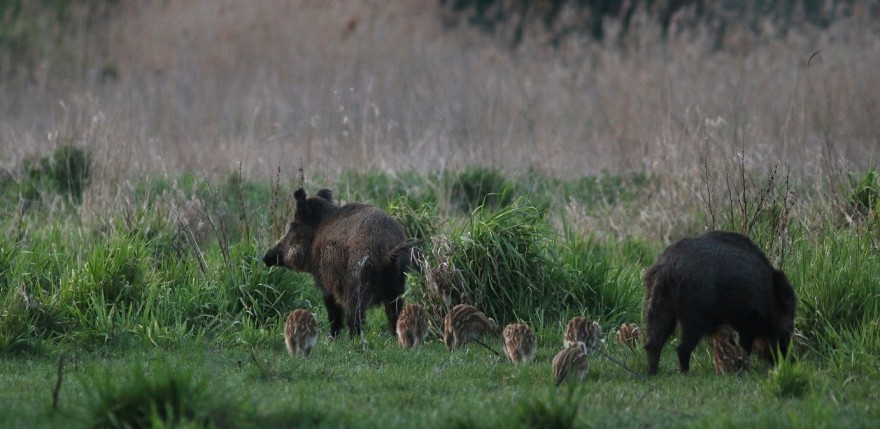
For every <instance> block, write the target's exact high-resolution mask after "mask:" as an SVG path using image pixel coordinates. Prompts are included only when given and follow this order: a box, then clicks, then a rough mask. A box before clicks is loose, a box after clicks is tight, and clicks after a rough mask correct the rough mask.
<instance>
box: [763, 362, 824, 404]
mask: <svg viewBox="0 0 880 429" xmlns="http://www.w3.org/2000/svg"><path fill="white" fill-rule="evenodd" d="M814 376H815V374H813V372H812V371H811V370H810V369H809V368H808V367H807V366H806V364H803V363H801V362H795V361H794V360H793V359H791V358H787V359H779V362H778V363H777V365H776V368H774V369H773V370H772V371H770V378H769V379H768V380H767V382H766V385H765V386H766V389H767V391H768V392H769V393H770V394H771V395H773V396H776V397H779V398H801V397H803V396H804V395H806V394H807V393H808V392H809V391H810V388H811V379H812V378H813V377H814Z"/></svg>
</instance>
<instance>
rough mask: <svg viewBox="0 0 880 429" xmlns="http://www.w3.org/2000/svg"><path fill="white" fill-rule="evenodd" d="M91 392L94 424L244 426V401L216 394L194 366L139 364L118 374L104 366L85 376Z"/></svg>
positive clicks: (88, 419)
mask: <svg viewBox="0 0 880 429" xmlns="http://www.w3.org/2000/svg"><path fill="white" fill-rule="evenodd" d="M82 384H83V389H84V391H85V392H86V393H87V395H88V399H87V403H86V404H85V410H86V415H85V416H84V420H85V423H86V426H87V427H93V428H107V427H109V428H142V427H181V426H183V427H190V426H192V427H216V428H224V427H239V425H240V424H241V422H240V421H238V420H239V415H238V414H240V413H241V410H240V407H239V406H238V405H237V404H235V403H233V402H231V401H229V400H225V399H222V398H220V397H219V396H217V395H212V394H211V393H210V392H211V391H212V390H211V389H210V388H209V386H208V385H207V383H206V381H205V379H204V378H200V377H197V376H196V375H195V374H194V373H193V372H192V371H191V370H189V369H172V368H171V367H170V366H167V365H161V364H154V365H152V367H151V368H150V369H149V370H146V369H144V368H143V367H142V366H140V365H139V364H136V365H134V367H133V368H132V369H131V373H130V374H128V375H123V376H122V377H117V374H113V373H112V371H104V370H101V371H99V372H93V373H92V375H91V376H90V377H88V378H86V379H84V380H83V381H82Z"/></svg>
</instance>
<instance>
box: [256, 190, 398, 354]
mask: <svg viewBox="0 0 880 429" xmlns="http://www.w3.org/2000/svg"><path fill="white" fill-rule="evenodd" d="M294 198H295V199H296V213H295V214H294V220H293V222H291V223H290V225H288V229H287V234H286V235H285V236H284V237H282V238H281V239H280V240H279V241H278V243H276V244H275V246H273V247H272V248H271V249H269V251H268V252H266V255H265V256H263V262H265V263H266V265H267V266H270V267H271V266H274V265H281V266H284V267H286V268H288V269H290V270H293V271H300V272H307V273H311V274H312V277H313V278H314V280H315V286H317V287H318V289H320V290H321V293H322V294H323V298H324V305H325V306H326V307H327V314H328V315H329V318H330V335H331V336H334V337H335V336H336V335H337V334H339V331H340V330H342V324H343V319H344V318H347V321H348V329H349V333H350V334H351V335H352V336H355V335H358V334H360V333H361V327H362V325H363V320H364V313H365V311H366V309H367V308H368V307H371V306H373V305H378V304H379V303H384V304H385V313H386V315H387V316H388V325H389V326H390V328H391V330H392V332H393V331H394V329H395V328H396V326H397V318H398V316H399V314H400V311H401V310H402V309H403V297H402V296H401V295H402V294H403V291H404V286H405V281H406V279H405V277H404V272H405V270H406V268H407V265H408V263H409V258H407V257H406V254H407V251H408V249H409V248H410V247H411V246H412V244H413V243H412V242H410V241H407V239H406V236H405V235H404V231H403V227H401V226H400V224H399V223H398V222H397V221H396V220H394V218H392V217H391V216H389V215H388V214H387V213H385V212H384V211H382V210H380V209H378V208H376V207H373V206H371V205H367V204H361V203H350V204H346V205H344V206H341V207H340V206H337V205H336V204H335V203H334V202H333V200H332V194H331V193H330V191H329V190H327V189H322V190H320V191H318V194H317V196H315V197H310V198H306V193H305V191H304V190H302V189H299V190H297V191H296V192H295V193H294Z"/></svg>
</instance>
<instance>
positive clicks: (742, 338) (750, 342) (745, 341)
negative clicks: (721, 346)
mask: <svg viewBox="0 0 880 429" xmlns="http://www.w3.org/2000/svg"><path fill="white" fill-rule="evenodd" d="M754 344H755V335H754V334H752V333H751V331H749V330H745V332H743V333H741V334H739V346H740V347H742V348H743V350H745V351H746V356H749V355H751V354H752V347H754Z"/></svg>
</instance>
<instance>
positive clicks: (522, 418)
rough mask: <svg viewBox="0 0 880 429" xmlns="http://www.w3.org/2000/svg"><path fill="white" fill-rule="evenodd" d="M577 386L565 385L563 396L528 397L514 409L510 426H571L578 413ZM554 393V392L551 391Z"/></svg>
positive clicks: (562, 427) (578, 391)
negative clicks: (562, 397)
mask: <svg viewBox="0 0 880 429" xmlns="http://www.w3.org/2000/svg"><path fill="white" fill-rule="evenodd" d="M580 391H581V389H580V387H579V386H570V387H567V389H566V393H565V398H564V399H561V400H560V399H558V398H555V397H554V396H556V395H555V394H551V395H550V397H549V398H547V399H538V398H528V399H526V400H523V401H522V402H520V403H519V405H518V406H517V407H516V409H515V413H514V421H513V424H512V427H515V428H523V429H527V428H560V429H566V428H573V427H576V426H575V421H576V420H577V417H578V414H579V411H580V410H579V405H580V404H578V398H579V397H580V395H579V393H580ZM553 393H555V392H553Z"/></svg>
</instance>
